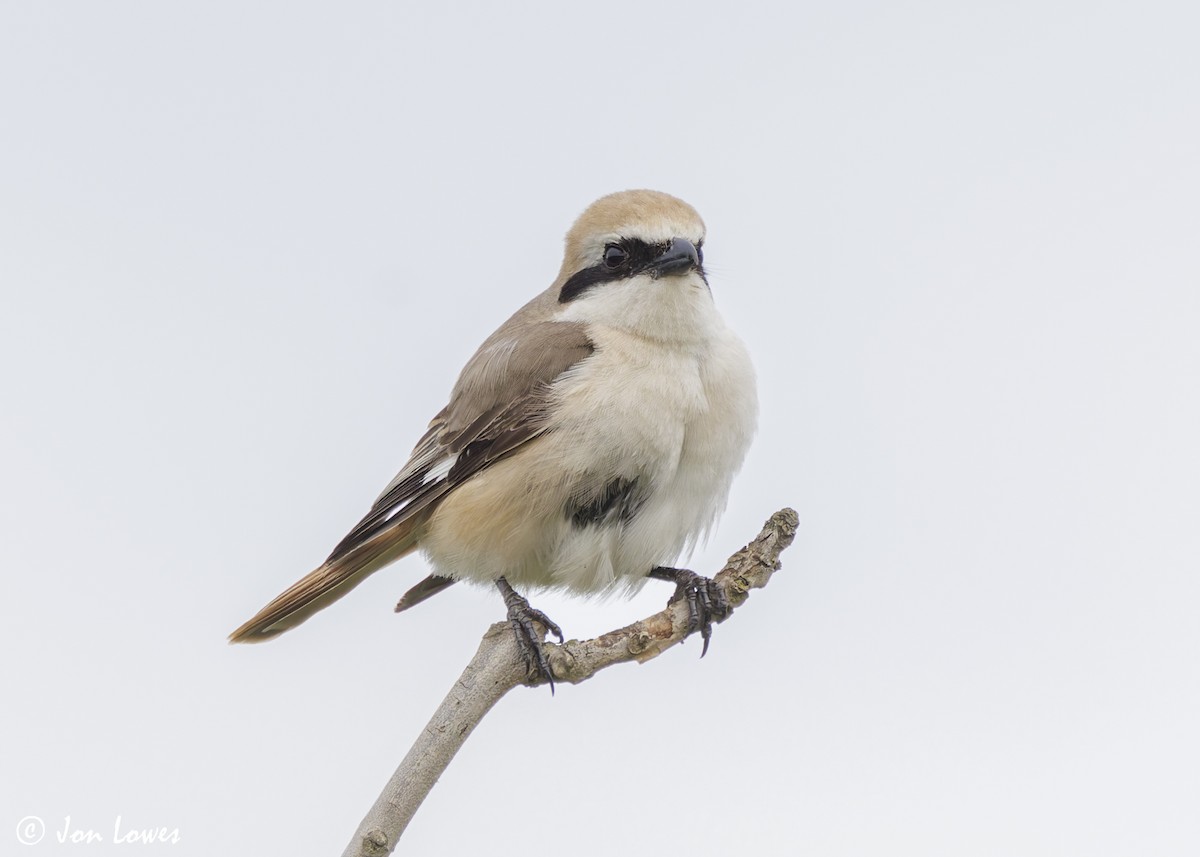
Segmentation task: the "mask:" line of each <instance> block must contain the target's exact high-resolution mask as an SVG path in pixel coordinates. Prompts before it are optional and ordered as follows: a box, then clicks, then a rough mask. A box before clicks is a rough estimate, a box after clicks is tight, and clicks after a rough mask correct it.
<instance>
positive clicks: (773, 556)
mask: <svg viewBox="0 0 1200 857" xmlns="http://www.w3.org/2000/svg"><path fill="white" fill-rule="evenodd" d="M797 526H798V517H797V515H796V513H795V511H793V510H792V509H781V510H780V511H778V512H776V513H775V514H774V515H772V516H771V517H770V519H769V520H768V521H767V522H766V524H765V525H764V526H763V529H762V532H760V533H759V534H758V536H757V537H756V538H755V539H754V541H752V542H750V544H748V545H746V547H744V548H742V549H741V550H740V551H738V552H737V553H735V554H734V555H733V556H731V557H730V558H729V561H728V562H726V563H725V567H724V568H723V569H721V571H719V572H718V573H717V575H716V577H715V578H714V579H715V580H716V582H717V585H719V586H720V587H721V588H722V589H723V590H724V592H725V597H726V599H727V600H728V602H729V606H730V608H731V609H730V615H732V612H733V609H734V608H737V607H739V606H740V605H742V604H743V603H745V601H746V599H747V598H748V597H749V592H750V590H751V589H760V588H762V587H763V586H766V585H767V582H768V581H769V580H770V579H771V575H772V574H774V573H775V571H777V570H778V569H779V566H780V563H779V555H780V553H782V552H783V550H784V549H785V548H786V547H787V546H788V545H790V544H791V543H792V539H793V538H795V535H796V527H797ZM726 618H727V617H726ZM687 625H688V608H687V605H686V604H685V603H684V601H683V600H682V599H681V600H679V601H677V602H675V603H673V604H669V605H668V606H667V608H666V609H665V610H662V611H660V612H658V613H655V614H654V615H653V616H648V617H647V618H645V619H642V620H641V621H639V622H634V623H633V624H632V625H626V626H625V627H624V628H620V629H618V630H616V631H609V632H608V633H607V634H603V635H601V636H599V637H596V638H595V639H592V640H568V641H567V642H566V643H564V644H562V645H554V644H552V643H547V644H546V655H547V658H548V660H549V661H550V667H551V670H552V671H553V673H554V678H555V680H556V681H562V682H570V683H572V684H578V683H579V682H581V681H586V680H587V679H589V678H591V677H592V676H594V675H595V674H596V673H597V672H599V671H600V670H602V669H604V668H606V667H610V666H612V665H613V664H619V663H625V662H627V661H637V662H639V663H644V662H646V661H648V660H650V659H651V658H655V657H658V656H659V655H660V654H662V653H663V652H664V651H666V650H667V649H668V648H670V647H671V646H672V645H674V644H675V643H678V642H682V641H683V639H684V638H685V637H687V634H688V631H687ZM543 681H544V679H543V678H541V677H540V676H531V675H529V674H528V673H527V672H526V669H525V663H524V661H523V659H522V658H521V655H520V652H519V651H518V649H517V645H516V640H515V638H514V636H513V634H512V629H511V628H510V626H509V624H508V623H507V622H498V623H496V624H495V625H492V626H491V627H490V628H488V630H487V633H486V634H484V635H483V640H482V642H480V644H479V651H477V652H476V653H475V657H474V658H472V659H471V662H470V663H469V664H468V665H467V668H466V669H465V670H464V671H463V674H462V675H461V676H460V677H459V679H458V681H456V682H455V683H454V687H452V688H451V689H450V693H449V694H448V695H447V696H446V698H445V699H444V700H442V704H441V705H440V706H438V710H437V711H436V712H435V713H434V715H433V718H432V719H431V720H430V721H429V725H427V726H426V727H425V729H424V731H422V732H421V734H420V736H419V737H418V738H417V740H416V742H415V743H414V744H413V746H412V748H411V749H410V750H409V751H408V755H406V756H405V757H404V761H402V762H401V763H400V766H399V767H398V768H396V772H395V773H394V774H392V778H391V779H390V780H388V783H387V785H386V786H384V788H383V791H382V792H381V793H380V795H379V798H378V799H377V800H376V801H375V805H374V806H373V807H371V810H370V812H368V813H367V815H366V817H365V818H364V819H363V820H362V823H361V824H359V826H358V830H357V831H355V833H354V838H353V839H351V840H350V844H349V845H348V846H346V850H345V851H344V852H343V853H342V857H384V855H387V854H391V853H392V851H393V849H395V847H396V843H397V842H398V841H399V840H400V835H401V834H402V833H404V829H405V828H406V827H407V826H408V823H409V821H411V820H412V817H413V816H414V815H415V814H416V812H417V809H418V808H420V806H421V802H422V801H424V800H425V796H426V795H428V794H429V790H430V789H432V788H433V784H434V783H436V782H437V779H438V777H439V776H441V774H442V771H444V770H445V769H446V766H447V765H449V764H450V760H451V759H453V758H454V754H455V753H457V752H458V750H459V748H460V747H461V746H462V745H463V742H464V741H466V740H467V736H468V735H470V734H471V731H472V730H473V729H474V728H475V727H476V726H477V725H479V722H480V721H481V720H482V719H483V716H484V715H485V714H487V713H488V711H489V710H491V707H492V706H493V705H495V704H496V702H497V701H498V700H499V699H500V697H502V696H504V694H506V693H508V691H510V690H512V689H513V688H514V687H517V686H518V685H521V684H525V685H531V686H532V685H537V684H541V683H542V682H543Z"/></svg>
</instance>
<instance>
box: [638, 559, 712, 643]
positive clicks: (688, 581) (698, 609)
mask: <svg viewBox="0 0 1200 857" xmlns="http://www.w3.org/2000/svg"><path fill="white" fill-rule="evenodd" d="M650 576H651V577H653V578H656V579H658V580H667V581H670V582H671V583H674V584H675V594H674V595H672V596H671V597H670V599H668V601H667V604H674V603H675V602H676V601H678V600H680V599H681V598H683V599H686V600H687V605H688V627H687V632H688V634H689V635H690V634H692V633H694V632H695V631H696V630H697V629H699V631H700V636H701V637H702V638H703V639H704V647H703V648H702V649H701V650H700V657H704V656H705V655H706V654H707V653H708V641H709V640H710V639H711V638H712V625H713V622H720V621H722V620H724V619H725V617H726V616H728V615H729V601H728V600H727V599H726V598H725V590H724V589H722V588H721V587H720V586H718V585H717V582H716V581H715V580H713V579H712V578H710V577H704V576H703V575H699V574H696V572H694V571H688V570H687V569H686V568H667V567H665V566H659V567H658V568H655V569H653V570H651V572H650Z"/></svg>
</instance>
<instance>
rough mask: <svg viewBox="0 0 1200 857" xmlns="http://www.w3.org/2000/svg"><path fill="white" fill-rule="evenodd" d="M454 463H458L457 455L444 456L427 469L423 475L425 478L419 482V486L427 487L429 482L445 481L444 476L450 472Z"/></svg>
mask: <svg viewBox="0 0 1200 857" xmlns="http://www.w3.org/2000/svg"><path fill="white" fill-rule="evenodd" d="M456 461H458V453H455V454H454V455H448V456H446V457H445V458H443V459H442V460H441V461H439V462H437V463H436V464H434V465H433V466H432V467H430V468H429V471H428V472H427V473H426V474H425V478H424V479H422V480H421V484H422V485H428V484H429V483H430V482H437V481H438V480H439V479H445V478H446V474H448V473H449V472H450V468H451V467H453V466H454V462H456Z"/></svg>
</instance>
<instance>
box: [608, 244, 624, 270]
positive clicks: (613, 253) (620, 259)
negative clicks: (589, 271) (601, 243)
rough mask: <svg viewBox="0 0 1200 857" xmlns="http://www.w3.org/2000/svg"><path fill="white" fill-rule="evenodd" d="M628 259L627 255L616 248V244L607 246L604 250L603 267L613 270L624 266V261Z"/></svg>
mask: <svg viewBox="0 0 1200 857" xmlns="http://www.w3.org/2000/svg"><path fill="white" fill-rule="evenodd" d="M628 258H629V254H628V253H626V252H625V251H624V250H622V249H621V248H620V247H618V246H617V245H616V244H609V245H608V246H607V247H605V248H604V267H606V268H608V269H610V270H615V269H617V268H619V267H621V266H622V265H624V264H625V260H626V259H628Z"/></svg>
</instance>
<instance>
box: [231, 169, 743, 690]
mask: <svg viewBox="0 0 1200 857" xmlns="http://www.w3.org/2000/svg"><path fill="white" fill-rule="evenodd" d="M703 245H704V223H703V221H702V220H701V219H700V216H699V215H698V214H697V213H696V211H695V210H694V209H693V208H692V207H691V206H689V205H688V204H687V203H685V202H683V201H682V200H680V199H676V198H675V197H673V196H669V195H667V194H665V193H659V192H657V191H650V190H631V191H625V192H621V193H614V194H611V195H609V196H606V197H603V198H601V199H599V200H597V201H596V202H594V203H593V204H592V205H591V206H589V207H588V208H587V210H586V211H584V212H583V214H582V215H580V217H579V219H578V220H577V221H576V222H575V224H574V225H573V226H572V227H571V230H570V231H569V232H568V233H567V236H566V251H565V254H564V257H563V263H562V268H561V270H560V271H559V274H558V277H557V279H555V280H554V282H553V284H551V286H550V288H549V289H547V290H546V291H544V292H542V293H541V294H540V295H538V296H537V297H536V298H534V299H533V300H531V301H530V302H529V303H527V304H526V305H525V306H523V307H522V308H521V309H519V310H518V311H517V312H516V314H514V315H513V316H512V318H510V319H509V320H508V321H506V322H505V323H504V324H503V325H501V326H500V328H499V329H498V330H496V332H495V333H493V334H492V335H491V336H489V337H488V338H487V339H486V340H485V341H484V343H483V345H481V346H480V347H479V350H478V351H476V352H475V354H474V356H473V357H472V358H471V359H470V360H469V361H468V362H467V365H466V367H465V368H464V369H463V371H462V374H461V375H459V378H458V382H457V383H456V384H455V385H454V389H453V391H452V392H451V394H450V402H449V404H448V405H446V407H445V408H443V409H442V411H441V412H440V413H438V415H437V416H435V417H434V418H433V421H432V422H431V423H430V424H429V429H428V431H426V433H425V435H424V436H423V437H422V438H421V439H420V440H419V441H418V442H417V445H416V447H415V448H414V449H413V452H412V455H411V457H410V458H409V460H408V463H407V464H405V465H404V468H403V469H402V470H401V471H400V473H399V474H397V475H396V478H395V479H393V480H392V481H391V483H389V484H388V486H387V487H386V488H385V489H384V491H383V493H382V494H381V495H380V496H379V498H378V499H377V500H376V501H375V504H374V505H373V506H372V507H371V510H370V511H369V512H368V513H367V515H366V516H365V517H364V518H363V519H362V520H361V521H359V522H358V524H357V525H356V526H355V527H354V529H352V530H351V531H350V533H349V534H348V535H347V536H346V537H345V538H344V539H342V541H341V542H340V543H338V545H337V547H335V548H334V549H333V552H332V553H331V554H330V555H329V558H328V559H326V560H325V562H324V563H322V564H321V566H320V567H319V568H317V569H316V570H315V571H313V572H311V573H310V574H308V575H307V576H306V577H304V578H303V579H301V580H300V581H298V582H297V583H295V584H294V585H292V586H291V587H289V588H288V589H287V590H286V591H284V592H283V593H282V594H281V595H279V596H278V597H277V598H275V599H274V600H273V601H271V603H269V604H268V605H267V606H266V607H264V608H263V609H262V610H260V611H259V612H258V614H256V615H255V616H254V617H253V618H252V619H250V620H249V621H248V622H246V623H245V624H244V625H242V626H241V627H240V628H238V629H237V630H236V631H234V632H233V633H232V634H231V635H230V640H231V641H232V642H237V643H241V642H257V641H260V640H265V639H268V638H270V637H274V636H275V635H277V634H280V633H282V632H283V631H286V630H288V629H289V628H292V627H294V626H295V625H298V624H299V623H301V622H303V621H304V620H305V619H307V618H308V617H309V616H311V615H312V614H313V613H315V612H316V611H318V610H320V609H322V608H323V607H326V606H328V605H329V604H330V603H332V602H333V601H335V600H337V599H338V598H340V597H342V596H343V595H345V594H346V593H347V592H349V591H350V590H351V589H352V588H353V587H354V586H356V585H357V584H358V583H360V582H361V581H362V580H363V579H364V578H365V577H366V576H367V575H369V574H371V573H372V572H374V571H377V570H379V569H380V568H382V567H383V566H385V565H387V564H389V563H391V562H393V561H395V560H397V559H399V558H400V557H403V556H405V555H407V554H409V553H411V552H413V551H414V550H418V549H420V550H421V551H422V553H424V555H425V557H426V559H427V560H428V561H429V564H430V566H431V567H432V569H433V574H431V575H430V576H429V577H427V578H425V579H424V580H422V581H421V582H420V583H418V584H417V585H416V586H414V587H413V588H412V589H410V590H409V591H408V592H407V593H406V594H405V595H404V597H403V598H401V599H400V603H399V604H397V605H396V610H397V612H398V611H401V610H404V609H407V608H409V607H411V606H413V605H414V604H417V603H419V602H421V601H424V600H425V599H426V598H429V597H430V596H432V595H434V594H436V593H438V592H440V591H442V590H443V589H445V588H446V587H448V586H450V585H451V584H452V583H454V582H455V581H458V580H473V581H479V582H485V583H489V584H494V585H495V586H497V587H498V588H499V589H500V591H501V593H502V594H503V596H504V600H505V603H506V605H507V607H508V616H509V619H510V621H511V622H512V625H513V628H514V630H515V632H516V634H517V639H518V642H519V643H520V644H521V650H522V652H523V654H524V656H525V658H526V660H527V664H528V666H529V668H530V671H531V673H532V672H534V671H540V672H541V673H542V674H543V675H545V677H546V678H547V679H549V680H551V681H552V676H551V674H550V669H549V666H548V664H547V662H546V659H545V656H544V653H543V651H542V637H541V635H540V633H538V631H537V630H536V629H535V628H534V625H533V622H534V621H537V622H540V623H542V624H543V625H544V626H545V627H546V628H548V629H549V630H550V631H551V632H553V633H555V634H556V635H557V636H558V638H559V639H560V640H561V639H562V633H561V631H559V629H558V626H557V625H555V624H554V623H553V622H552V621H550V620H549V619H548V618H547V617H546V616H545V614H543V613H542V612H541V611H539V610H536V609H534V608H532V607H530V606H529V603H528V601H526V600H525V599H524V598H523V597H522V596H520V595H518V594H517V592H516V591H515V590H514V589H513V587H521V588H525V587H533V588H559V589H566V590H569V591H573V592H579V593H604V592H608V591H613V590H616V589H622V588H624V589H628V590H634V589H636V588H638V587H640V586H641V584H642V583H643V582H644V581H645V580H646V578H647V577H656V578H660V579H665V580H669V581H672V582H674V583H675V584H676V591H675V594H674V595H673V596H672V600H675V599H677V598H686V599H687V601H688V604H689V607H690V617H691V618H690V624H691V627H690V629H689V630H696V629H697V628H699V629H700V630H701V632H702V634H703V636H704V650H707V648H708V640H709V635H710V633H711V622H712V620H713V619H720V618H723V616H724V614H725V611H726V610H727V605H726V604H725V603H724V601H723V600H722V598H721V594H720V589H719V588H718V587H716V586H715V585H713V584H712V581H710V580H709V579H708V578H704V577H701V576H699V575H696V574H694V573H693V572H690V571H687V570H686V569H676V568H672V567H670V566H669V563H671V562H674V561H675V560H676V558H677V557H678V556H679V555H680V554H681V552H683V551H684V550H685V549H688V550H690V549H691V548H692V547H693V546H694V545H695V543H696V542H697V540H698V539H699V538H700V536H701V535H703V534H704V533H705V532H706V531H707V529H708V528H709V527H711V526H712V524H713V523H714V522H715V520H716V518H717V516H718V515H719V514H720V513H721V511H722V510H723V509H724V506H725V502H726V498H727V496H728V493H729V487H730V483H731V481H732V479H733V476H734V473H735V472H736V471H737V469H738V468H739V467H740V466H741V463H742V459H743V458H744V456H745V454H746V450H747V448H748V446H749V444H750V439H751V436H752V435H753V433H754V428H755V420H756V414H757V396H756V393H755V384H754V369H753V367H752V366H751V363H750V358H749V356H748V355H747V353H746V348H745V346H744V345H743V344H742V342H741V340H739V339H738V338H737V336H735V335H734V334H733V333H732V332H731V331H730V330H729V328H727V327H726V326H725V323H724V321H723V320H722V319H721V316H720V315H719V314H718V313H717V309H716V306H715V305H714V303H713V298H712V294H711V292H710V290H709V286H708V279H707V276H706V274H705V271H704V254H703Z"/></svg>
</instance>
